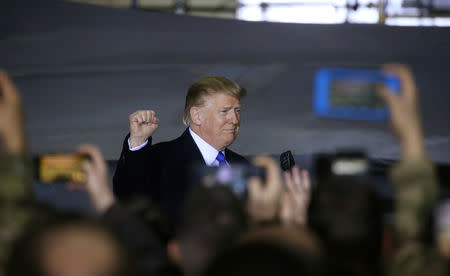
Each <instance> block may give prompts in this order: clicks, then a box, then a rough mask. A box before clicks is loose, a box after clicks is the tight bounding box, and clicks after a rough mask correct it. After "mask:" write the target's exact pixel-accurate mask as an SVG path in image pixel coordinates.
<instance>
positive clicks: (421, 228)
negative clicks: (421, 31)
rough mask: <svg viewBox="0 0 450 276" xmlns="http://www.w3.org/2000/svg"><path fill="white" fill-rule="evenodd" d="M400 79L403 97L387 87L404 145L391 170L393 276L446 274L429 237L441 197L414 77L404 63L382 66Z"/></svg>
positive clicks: (397, 133) (390, 268) (387, 98)
mask: <svg viewBox="0 0 450 276" xmlns="http://www.w3.org/2000/svg"><path fill="white" fill-rule="evenodd" d="M383 69H384V70H385V71H386V72H388V73H391V74H395V75H397V76H398V77H399V79H400V81H401V93H400V94H399V95H397V94H394V93H392V91H388V89H387V88H384V89H382V90H381V91H380V95H381V96H382V98H383V99H384V101H385V102H386V103H387V105H388V107H389V111H390V115H391V127H392V130H393V132H394V134H395V136H396V137H397V139H398V141H399V143H400V147H401V160H400V162H399V163H398V164H396V165H395V166H394V167H393V168H392V170H391V180H392V183H393V185H394V188H395V189H394V191H395V213H394V230H395V234H396V235H395V240H396V242H397V246H396V250H395V254H394V256H392V259H391V262H390V264H389V266H388V267H387V274H389V275H447V265H446V263H445V262H444V260H443V259H442V258H441V257H440V256H439V255H438V253H437V250H436V247H435V246H434V244H433V243H432V242H430V241H427V236H428V235H429V230H430V229H431V225H430V221H431V216H432V213H433V209H434V208H435V206H436V202H437V199H438V195H439V189H438V183H437V179H436V172H435V169H434V166H433V164H432V163H431V161H430V160H429V158H428V156H427V153H426V151H425V146H424V137H423V132H422V124H421V121H420V112H419V106H418V104H419V103H418V95H417V87H416V84H415V82H414V77H413V75H412V73H411V71H410V70H409V68H407V67H406V66H404V65H399V64H388V65H385V66H384V68H383Z"/></svg>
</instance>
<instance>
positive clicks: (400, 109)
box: [379, 64, 425, 159]
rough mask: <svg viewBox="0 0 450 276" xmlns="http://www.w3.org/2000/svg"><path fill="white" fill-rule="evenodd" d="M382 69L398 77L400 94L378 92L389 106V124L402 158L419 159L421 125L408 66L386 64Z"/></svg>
mask: <svg viewBox="0 0 450 276" xmlns="http://www.w3.org/2000/svg"><path fill="white" fill-rule="evenodd" d="M382 69H383V71H385V72H386V73H388V74H394V75H396V76H397V77H398V78H399V79H400V83H401V91H400V94H395V93H393V92H392V91H389V89H388V88H387V87H383V88H382V89H380V91H379V94H380V96H381V97H382V98H383V100H384V101H385V102H386V103H387V105H388V107H389V112H390V116H391V119H390V120H391V126H392V129H393V132H394V134H395V135H396V136H397V138H398V139H399V142H400V145H401V146H402V154H403V158H404V159H421V158H422V157H423V156H424V155H425V148H424V145H423V134H422V126H421V122H420V113H419V107H418V104H417V88H416V85H415V82H414V77H413V74H412V73H411V71H410V70H409V68H408V67H406V66H405V65H402V64H386V65H384V66H383V68H382Z"/></svg>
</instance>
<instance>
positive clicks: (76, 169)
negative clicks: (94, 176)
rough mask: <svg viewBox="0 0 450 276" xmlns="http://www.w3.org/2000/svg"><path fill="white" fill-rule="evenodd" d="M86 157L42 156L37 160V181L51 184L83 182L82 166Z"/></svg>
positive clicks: (66, 155)
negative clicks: (61, 181)
mask: <svg viewBox="0 0 450 276" xmlns="http://www.w3.org/2000/svg"><path fill="white" fill-rule="evenodd" d="M85 160H86V156H84V155H80V154H70V153H66V154H50V155H42V156H41V158H40V159H39V180H40V181H41V182H53V181H56V180H69V181H75V182H85V181H86V174H85V173H84V171H83V168H82V165H83V162H84V161H85Z"/></svg>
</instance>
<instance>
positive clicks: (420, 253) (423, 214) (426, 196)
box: [387, 159, 447, 275]
mask: <svg viewBox="0 0 450 276" xmlns="http://www.w3.org/2000/svg"><path fill="white" fill-rule="evenodd" d="M391 179H392V182H393V185H394V190H395V214H394V231H395V236H396V242H397V244H398V247H397V248H396V250H395V252H394V256H393V258H392V260H391V263H390V264H389V266H388V271H387V272H388V273H387V274H388V275H447V274H446V269H445V263H444V261H443V259H442V258H440V257H439V255H438V252H437V251H436V249H435V248H434V247H433V246H432V245H429V244H426V243H425V242H424V241H423V239H424V234H425V231H426V230H427V228H429V227H430V225H429V218H430V216H431V215H432V212H433V209H434V207H435V205H436V202H437V200H438V194H439V191H438V184H437V179H436V173H435V170H434V166H433V164H432V163H431V162H430V161H429V160H427V159H423V160H408V161H402V162H400V163H398V164H397V165H395V166H394V167H393V169H392V171H391Z"/></svg>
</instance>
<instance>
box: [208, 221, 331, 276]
mask: <svg viewBox="0 0 450 276" xmlns="http://www.w3.org/2000/svg"><path fill="white" fill-rule="evenodd" d="M323 265H324V263H323V259H322V253H321V250H320V246H319V243H318V241H317V239H316V237H315V236H314V235H313V234H312V233H310V232H309V231H307V230H305V229H296V228H293V227H280V226H275V227H267V228H264V229H260V230H255V231H252V232H249V233H248V234H245V235H244V236H243V237H242V239H241V240H240V241H239V243H237V244H236V245H235V246H233V247H232V248H230V249H229V250H227V251H225V252H223V253H222V254H221V255H219V256H217V258H216V259H215V260H214V261H213V262H212V263H211V264H210V266H209V267H208V269H207V270H206V272H205V273H204V275H208V276H221V275H223V276H225V275H235V276H245V275H262V276H265V275H267V276H269V275H286V276H289V275H292V276H297V275H304V276H313V275H314V276H316V275H317V276H320V275H324V273H323V270H324V266H323Z"/></svg>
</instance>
